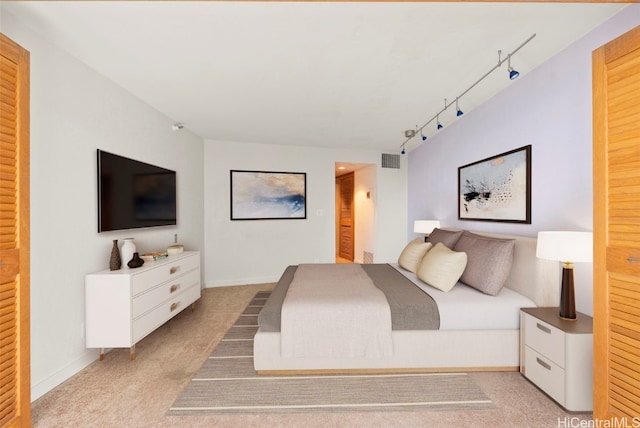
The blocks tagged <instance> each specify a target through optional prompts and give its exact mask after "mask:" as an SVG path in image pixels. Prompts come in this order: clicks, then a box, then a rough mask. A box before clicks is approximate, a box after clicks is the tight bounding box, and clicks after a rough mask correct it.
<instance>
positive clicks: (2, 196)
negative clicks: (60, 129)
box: [0, 34, 31, 427]
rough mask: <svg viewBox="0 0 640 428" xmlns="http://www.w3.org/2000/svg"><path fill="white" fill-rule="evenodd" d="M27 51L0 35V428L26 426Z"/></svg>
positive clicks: (27, 246) (27, 347)
mask: <svg viewBox="0 0 640 428" xmlns="http://www.w3.org/2000/svg"><path fill="white" fill-rule="evenodd" d="M28 103H29V54H28V52H27V51H25V50H24V49H22V48H20V47H19V46H18V45H16V44H15V43H13V42H12V41H11V40H9V39H8V38H6V37H5V36H4V35H2V34H0V426H3V427H5V426H11V427H14V426H15V427H28V426H30V425H31V407H30V401H31V400H30V396H31V394H30V388H31V385H30V378H31V376H30V361H29V105H28Z"/></svg>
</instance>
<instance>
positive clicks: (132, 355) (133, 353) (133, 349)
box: [129, 345, 136, 361]
mask: <svg viewBox="0 0 640 428" xmlns="http://www.w3.org/2000/svg"><path fill="white" fill-rule="evenodd" d="M129 358H130V359H131V361H133V360H135V359H136V345H133V346H132V347H131V348H129Z"/></svg>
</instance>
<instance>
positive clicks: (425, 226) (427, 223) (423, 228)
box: [413, 220, 440, 242]
mask: <svg viewBox="0 0 640 428" xmlns="http://www.w3.org/2000/svg"><path fill="white" fill-rule="evenodd" d="M437 227H440V221H439V220H416V221H414V222H413V231H414V232H415V233H423V234H424V241H425V242H426V241H427V238H428V237H429V234H430V233H431V232H433V229H435V228H437Z"/></svg>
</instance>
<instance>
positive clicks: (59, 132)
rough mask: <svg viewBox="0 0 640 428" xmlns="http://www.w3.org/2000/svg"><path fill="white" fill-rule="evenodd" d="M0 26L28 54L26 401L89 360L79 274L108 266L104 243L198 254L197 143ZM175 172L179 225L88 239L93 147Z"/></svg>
mask: <svg viewBox="0 0 640 428" xmlns="http://www.w3.org/2000/svg"><path fill="white" fill-rule="evenodd" d="M0 29H1V30H2V32H3V33H4V34H6V35H7V36H8V37H10V38H12V39H13V40H15V41H16V42H17V43H19V44H20V45H22V46H23V47H25V48H26V49H27V50H29V51H30V53H31V378H32V391H31V394H32V399H36V398H38V397H39V396H41V395H42V394H44V393H45V392H47V391H49V390H50V389H52V388H53V387H55V386H56V385H58V384H59V383H61V382H62V381H64V380H65V379H67V378H68V377H70V376H71V375H73V374H75V373H76V372H78V371H79V370H80V369H82V368H83V367H85V366H86V365H88V364H89V363H91V362H92V361H95V359H96V358H97V355H98V352H97V350H89V349H86V348H85V345H84V338H83V333H84V276H85V274H87V273H90V272H93V271H97V270H102V269H106V268H108V262H109V254H110V251H111V246H112V239H122V238H126V237H134V238H135V240H136V242H137V244H138V249H139V250H140V251H142V252H144V251H149V250H156V249H163V248H166V246H167V245H168V244H171V243H172V242H173V239H174V234H175V233H177V234H178V239H179V241H180V242H181V243H184V244H185V245H186V247H187V248H188V249H198V250H202V249H203V247H204V244H203V202H202V193H203V190H202V174H203V172H202V169H203V164H202V151H203V141H202V140H201V139H200V138H198V137H196V136H195V135H193V134H190V133H189V132H188V131H183V132H180V133H174V132H172V131H171V129H170V127H171V124H172V123H173V121H172V120H171V119H169V118H168V117H165V116H163V115H162V114H160V113H158V112H157V111H155V110H153V109H152V108H150V107H149V106H148V105H146V104H143V103H142V102H141V101H140V100H138V99H137V98H134V97H133V96H132V95H131V94H129V93H128V92H126V91H125V90H123V89H122V88H120V87H118V86H117V85H115V84H114V83H113V82H111V81H109V80H108V79H106V78H104V77H103V76H101V75H99V74H97V73H96V72H94V71H93V70H91V69H90V68H88V67H87V66H86V65H84V64H82V63H81V62H79V61H78V60H76V59H75V58H73V57H71V56H70V55H68V54H66V53H65V52H62V51H60V50H58V49H57V48H56V47H54V46H52V45H50V44H49V43H48V42H47V41H46V40H44V39H42V38H40V37H39V36H38V35H37V34H35V33H34V32H32V31H30V30H28V29H27V28H25V27H23V26H21V25H20V24H19V23H17V22H16V20H15V19H13V17H12V16H11V15H10V14H8V13H7V12H6V11H3V13H2V16H1V21H0ZM97 148H100V149H104V150H107V151H110V152H113V153H116V154H120V155H123V156H126V157H130V158H134V159H138V160H142V161H144V162H147V163H151V164H154V165H158V166H162V167H165V168H169V169H173V170H176V171H177V184H178V226H177V227H161V228H151V229H137V230H131V231H127V232H109V233H102V234H98V233H97V194H96V176H97V169H96V149H97Z"/></svg>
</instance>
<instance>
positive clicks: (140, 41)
mask: <svg viewBox="0 0 640 428" xmlns="http://www.w3.org/2000/svg"><path fill="white" fill-rule="evenodd" d="M623 7H625V5H621V4H594V3H586V4H585V3H509V2H500V3H468V2H464V3H407V2H401V3H393V2H375V3H361V2H344V3H343V2H337V3H336V2H282V3H280V2H272V1H269V2H217V1H195V2H188V1H157V2H154V1H134V2H128V1H111V2H110V1H100V2H98V1H86V2H84V1H69V2H64V1H30V2H11V1H3V2H1V3H0V13H8V14H10V15H13V16H14V17H15V18H16V19H17V20H18V21H20V22H22V23H23V24H25V25H27V26H30V27H31V28H33V29H34V30H35V31H37V32H39V33H40V34H42V35H43V36H44V37H45V38H46V39H47V40H49V41H50V42H52V43H54V44H56V45H58V46H59V47H61V48H63V49H64V50H66V51H68V52H70V53H71V54H72V55H74V56H75V57H77V58H78V59H80V60H81V61H83V62H85V63H86V64H88V65H89V66H90V67H92V68H94V69H95V70H97V71H98V72H99V73H101V74H103V75H104V76H107V77H108V78H109V79H111V80H113V81H114V82H116V83H117V84H118V85H120V86H122V87H124V88H126V89H127V90H128V91H130V92H131V93H133V94H134V95H135V96H137V97H138V98H140V99H141V100H143V101H145V102H146V103H148V104H149V105H151V106H152V107H154V108H155V109H157V110H159V111H161V112H162V113H164V114H165V115H167V116H168V117H170V118H171V119H172V120H173V121H175V122H181V123H183V124H184V127H185V128H186V129H188V130H189V131H191V132H193V133H195V134H197V135H199V136H200V137H202V138H203V139H211V140H222V141H237V142H253V143H268V144H284V145H305V146H317V147H341V148H358V149H375V150H383V151H391V152H395V153H398V152H399V151H400V146H401V145H402V144H403V143H404V142H405V138H404V131H405V130H406V129H415V128H416V127H417V126H422V125H424V124H425V123H426V122H427V121H428V120H429V119H431V118H432V117H433V116H434V115H435V114H436V113H437V112H438V111H440V110H441V109H442V108H443V107H444V102H445V101H444V99H445V98H447V99H448V102H450V101H451V100H453V99H455V98H456V97H457V96H458V95H460V94H461V93H462V92H463V91H464V90H465V89H467V88H468V87H469V86H471V85H472V84H473V83H474V82H475V81H476V80H478V79H479V78H480V77H481V76H482V75H484V74H485V73H486V72H487V71H489V70H490V69H491V68H492V67H494V66H495V65H496V64H497V62H498V50H502V52H503V54H502V58H504V56H505V55H506V54H507V53H508V52H512V51H513V50H514V49H516V48H517V47H518V46H519V45H520V44H521V43H523V42H524V41H525V40H526V39H528V38H529V37H530V36H531V35H533V34H534V33H535V34H536V37H535V38H534V39H533V40H532V41H531V42H530V43H528V44H527V45H526V46H525V47H523V48H522V49H521V50H520V51H519V52H517V53H516V54H515V55H514V56H513V58H512V61H511V62H512V66H513V67H514V68H516V69H517V70H518V71H520V73H521V75H520V78H519V79H520V81H521V80H522V79H523V78H524V77H525V76H526V73H527V72H529V71H531V70H533V69H534V68H535V67H537V66H538V65H540V64H541V63H543V62H544V61H546V60H547V59H549V58H550V57H551V56H553V55H554V54H556V53H557V52H559V51H560V50H562V49H564V48H565V47H567V46H568V45H569V44H571V43H572V42H573V41H575V40H576V39H578V38H579V37H581V36H582V35H584V34H586V33H588V32H589V31H590V30H591V29H593V28H595V27H596V26H597V25H599V24H600V23H601V22H603V21H605V20H606V19H608V18H609V17H611V16H612V15H614V14H616V13H617V12H619V11H620V10H621V9H622V8H623ZM518 81H519V80H515V81H510V80H509V79H508V78H507V66H506V64H504V65H503V66H502V67H501V68H499V69H497V70H496V71H495V72H494V73H492V74H491V75H490V76H489V77H488V78H486V79H485V80H483V81H482V82H481V83H480V84H478V85H477V86H476V87H475V88H473V90H471V91H470V92H469V93H468V94H466V95H464V96H463V97H462V98H460V100H459V106H460V108H461V109H462V110H463V111H464V112H465V114H469V113H470V112H471V111H472V110H473V109H474V108H475V107H477V106H478V105H480V104H482V103H483V102H484V101H486V100H487V99H489V98H490V97H492V96H493V95H495V94H496V93H498V92H499V91H501V90H503V89H504V88H506V87H507V86H508V85H513V84H518ZM455 120H464V116H462V117H460V118H458V119H456V116H455V106H453V107H450V108H449V109H447V111H445V112H444V113H443V114H441V115H440V121H441V122H442V123H443V125H445V126H447V125H451V124H452V123H453V122H454V121H455ZM435 132H436V130H435V122H434V123H433V124H430V125H429V126H428V127H425V129H424V133H425V135H427V136H431V135H433V134H434V133H435ZM418 140H420V138H419V136H418V137H417V138H414V139H413V140H411V141H410V142H409V143H407V150H410V149H411V148H413V147H415V146H416V145H417V144H419V143H421V141H418Z"/></svg>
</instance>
